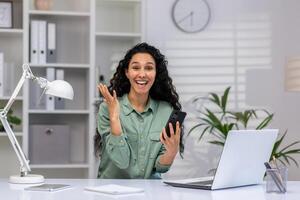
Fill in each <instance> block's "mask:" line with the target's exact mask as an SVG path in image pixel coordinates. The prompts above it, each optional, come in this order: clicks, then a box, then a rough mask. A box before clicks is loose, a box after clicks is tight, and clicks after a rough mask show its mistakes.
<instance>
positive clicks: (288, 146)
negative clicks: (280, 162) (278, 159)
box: [280, 141, 300, 152]
mask: <svg viewBox="0 0 300 200" xmlns="http://www.w3.org/2000/svg"><path fill="white" fill-rule="evenodd" d="M299 143H300V141H296V142H293V143H291V144H289V145H287V146H286V147H284V148H283V149H281V150H280V152H283V151H285V150H286V149H288V148H290V147H292V146H294V145H296V144H299ZM297 150H300V149H297Z"/></svg>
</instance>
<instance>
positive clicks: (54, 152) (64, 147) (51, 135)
mask: <svg viewBox="0 0 300 200" xmlns="http://www.w3.org/2000/svg"><path fill="white" fill-rule="evenodd" d="M29 160H30V163H31V164H67V163H69V161H70V127H69V125H31V126H30V132H29Z"/></svg>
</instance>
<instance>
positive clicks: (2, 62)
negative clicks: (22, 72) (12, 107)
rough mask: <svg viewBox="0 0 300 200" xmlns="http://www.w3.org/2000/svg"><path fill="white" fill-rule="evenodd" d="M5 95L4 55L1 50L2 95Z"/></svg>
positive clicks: (0, 75)
mask: <svg viewBox="0 0 300 200" xmlns="http://www.w3.org/2000/svg"><path fill="white" fill-rule="evenodd" d="M3 96H4V55H3V52H0V97H3Z"/></svg>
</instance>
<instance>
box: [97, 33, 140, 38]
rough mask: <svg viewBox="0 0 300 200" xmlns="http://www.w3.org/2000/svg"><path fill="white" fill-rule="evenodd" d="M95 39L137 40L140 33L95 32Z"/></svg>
mask: <svg viewBox="0 0 300 200" xmlns="http://www.w3.org/2000/svg"><path fill="white" fill-rule="evenodd" d="M96 36H97V37H120V38H139V37H141V36H142V34H141V33H130V32H128V33H122V32H96Z"/></svg>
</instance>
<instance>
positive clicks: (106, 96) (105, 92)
mask: <svg viewBox="0 0 300 200" xmlns="http://www.w3.org/2000/svg"><path fill="white" fill-rule="evenodd" d="M98 88H99V90H100V92H101V94H102V96H103V97H104V99H106V101H107V103H110V102H112V101H113V100H114V97H113V96H112V95H111V94H110V92H109V90H108V88H107V86H106V85H103V84H101V83H100V84H99V85H98ZM114 96H115V98H116V96H117V95H116V94H115V95H114Z"/></svg>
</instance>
